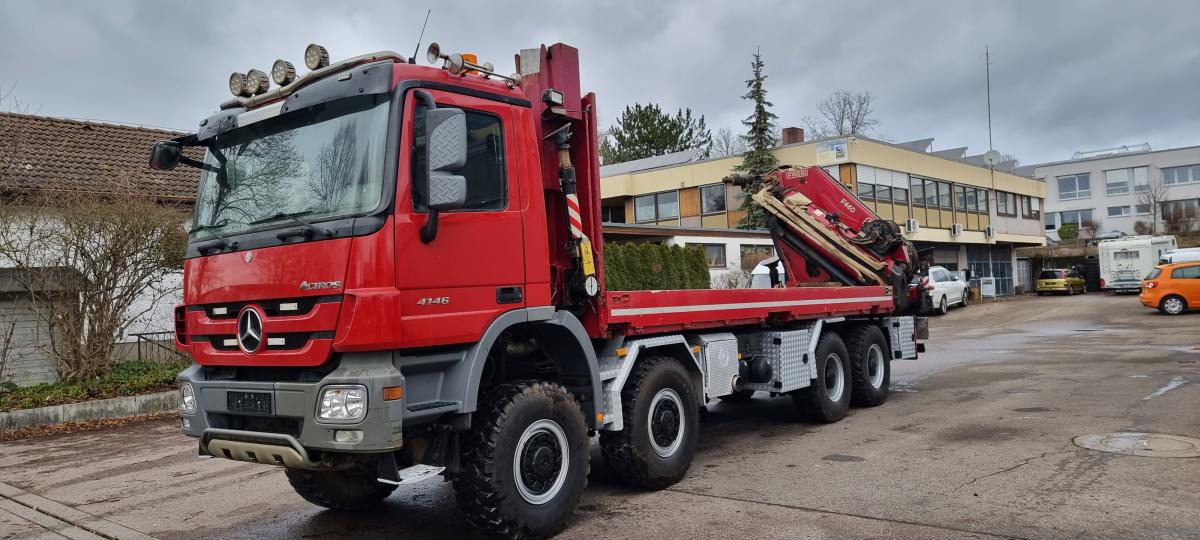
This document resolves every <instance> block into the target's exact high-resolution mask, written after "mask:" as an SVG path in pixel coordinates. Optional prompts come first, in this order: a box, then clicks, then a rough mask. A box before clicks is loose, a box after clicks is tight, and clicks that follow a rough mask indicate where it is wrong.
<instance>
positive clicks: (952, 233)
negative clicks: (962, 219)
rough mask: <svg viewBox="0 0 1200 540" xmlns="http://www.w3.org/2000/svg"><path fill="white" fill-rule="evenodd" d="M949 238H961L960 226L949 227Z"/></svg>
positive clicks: (952, 225)
mask: <svg viewBox="0 0 1200 540" xmlns="http://www.w3.org/2000/svg"><path fill="white" fill-rule="evenodd" d="M950 236H962V225H960V224H958V223H952V224H951V225H950Z"/></svg>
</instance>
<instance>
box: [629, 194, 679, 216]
mask: <svg viewBox="0 0 1200 540" xmlns="http://www.w3.org/2000/svg"><path fill="white" fill-rule="evenodd" d="M633 217H634V219H635V220H636V221H637V222H638V223H645V222H648V221H658V220H662V219H675V218H677V217H679V192H678V191H664V192H662V193H655V194H653V195H642V196H640V197H636V198H634V199H633Z"/></svg>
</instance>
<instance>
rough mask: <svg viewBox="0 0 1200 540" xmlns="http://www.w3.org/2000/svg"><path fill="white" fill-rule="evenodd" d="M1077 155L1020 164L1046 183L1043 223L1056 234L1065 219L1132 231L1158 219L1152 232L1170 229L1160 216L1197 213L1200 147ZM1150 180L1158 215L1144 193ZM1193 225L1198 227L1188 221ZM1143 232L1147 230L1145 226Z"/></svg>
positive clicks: (1198, 203)
mask: <svg viewBox="0 0 1200 540" xmlns="http://www.w3.org/2000/svg"><path fill="white" fill-rule="evenodd" d="M1087 154H1098V155H1086V154H1084V155H1080V157H1078V158H1077V159H1071V160H1067V161H1056V162H1051V163H1041V164H1038V165H1030V166H1026V167H1022V169H1024V170H1027V171H1028V170H1031V171H1032V175H1033V177H1034V178H1038V179H1040V180H1043V181H1045V182H1046V213H1045V227H1046V233H1047V235H1049V236H1051V238H1057V231H1058V228H1059V227H1062V226H1063V225H1065V224H1067V223H1076V224H1079V223H1083V222H1086V221H1093V222H1097V223H1099V225H1100V231H1104V232H1107V231H1120V232H1122V233H1125V234H1135V233H1137V232H1139V231H1138V229H1139V228H1140V227H1136V225H1137V223H1138V222H1142V224H1143V225H1142V227H1141V228H1145V227H1148V226H1149V224H1150V223H1151V220H1155V221H1156V222H1157V224H1158V227H1157V228H1156V232H1158V233H1163V232H1181V231H1171V230H1169V227H1164V222H1163V218H1164V216H1169V215H1171V214H1172V213H1178V214H1180V215H1184V216H1193V217H1194V216H1196V215H1197V208H1198V207H1200V146H1189V147H1185V148H1172V149H1168V150H1157V151H1151V150H1149V147H1148V145H1147V146H1145V149H1144V150H1143V149H1138V150H1134V151H1128V150H1127V149H1125V148H1121V149H1113V150H1111V151H1099V152H1089V153H1087ZM1152 183H1161V185H1162V186H1163V189H1164V190H1165V193H1166V197H1164V199H1165V202H1164V204H1162V206H1161V208H1160V210H1159V212H1157V215H1153V216H1152V215H1151V207H1150V205H1149V204H1147V202H1146V200H1145V196H1144V195H1143V194H1144V193H1146V192H1147V191H1148V190H1149V187H1150V185H1151V184H1152ZM1191 226H1192V227H1193V230H1194V229H1195V228H1196V227H1197V226H1198V224H1196V223H1192V224H1191ZM1143 232H1145V231H1143Z"/></svg>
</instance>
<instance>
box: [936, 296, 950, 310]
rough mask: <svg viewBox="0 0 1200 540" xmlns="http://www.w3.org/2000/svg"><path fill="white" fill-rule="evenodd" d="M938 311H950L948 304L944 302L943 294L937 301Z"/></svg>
mask: <svg viewBox="0 0 1200 540" xmlns="http://www.w3.org/2000/svg"><path fill="white" fill-rule="evenodd" d="M938 311H941V312H942V313H943V314H944V313H946V312H948V311H950V304H947V303H946V297H945V296H943V297H942V301H941V302H939V303H938Z"/></svg>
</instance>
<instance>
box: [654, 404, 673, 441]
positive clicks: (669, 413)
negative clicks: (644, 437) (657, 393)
mask: <svg viewBox="0 0 1200 540" xmlns="http://www.w3.org/2000/svg"><path fill="white" fill-rule="evenodd" d="M650 431H651V432H652V433H654V442H656V443H658V444H660V445H662V446H667V445H669V444H671V441H673V440H675V436H676V435H678V434H679V411H677V410H676V409H675V403H674V402H672V401H670V400H663V401H660V402H658V406H657V407H655V410H654V423H653V425H651V426H650Z"/></svg>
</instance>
